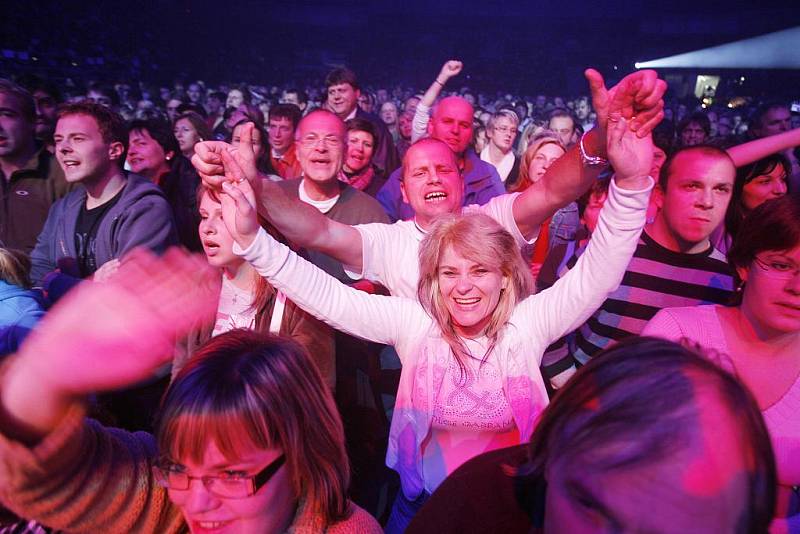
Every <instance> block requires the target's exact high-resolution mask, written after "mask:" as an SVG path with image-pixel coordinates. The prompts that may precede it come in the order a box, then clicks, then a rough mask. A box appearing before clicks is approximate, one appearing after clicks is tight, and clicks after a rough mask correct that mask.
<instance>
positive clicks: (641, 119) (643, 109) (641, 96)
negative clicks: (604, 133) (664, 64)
mask: <svg viewBox="0 0 800 534" xmlns="http://www.w3.org/2000/svg"><path fill="white" fill-rule="evenodd" d="M584 74H585V76H586V79H587V80H588V82H589V88H590V89H591V92H592V106H593V107H594V110H595V112H596V113H597V126H598V127H599V128H601V129H602V130H605V129H606V128H607V126H608V118H609V116H611V114H619V116H620V117H622V118H624V119H626V120H629V121H630V128H631V129H632V130H633V131H635V132H636V133H637V135H639V136H640V137H644V136H646V135H648V134H649V133H650V132H652V131H653V128H655V127H656V126H657V125H658V123H659V122H661V119H663V118H664V100H663V98H662V97H663V96H664V93H665V92H666V90H667V83H666V82H665V81H664V80H661V79H659V77H658V73H656V71H654V70H640V71H636V72H634V73H631V74H628V75H627V76H625V77H624V78H623V79H622V80H620V82H619V83H618V84H617V85H615V86H614V87H612V88H611V89H606V85H605V81H604V80H603V75H602V74H600V73H599V72H597V71H596V70H594V69H587V70H586V72H585V73H584Z"/></svg>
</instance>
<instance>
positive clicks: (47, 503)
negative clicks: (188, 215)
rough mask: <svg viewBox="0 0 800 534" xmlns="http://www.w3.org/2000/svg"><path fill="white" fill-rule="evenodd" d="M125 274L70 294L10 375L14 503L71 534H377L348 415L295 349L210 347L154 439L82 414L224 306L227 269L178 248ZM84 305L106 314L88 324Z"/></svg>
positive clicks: (8, 474) (6, 411) (249, 341)
mask: <svg viewBox="0 0 800 534" xmlns="http://www.w3.org/2000/svg"><path fill="white" fill-rule="evenodd" d="M119 273H120V276H119V277H117V278H115V279H112V280H111V281H109V282H107V283H106V284H102V285H100V284H88V285H86V286H81V287H80V288H78V289H76V290H74V292H72V293H70V295H69V296H67V297H66V298H65V299H67V300H68V302H67V301H66V300H65V302H64V304H63V305H62V306H61V307H60V308H58V309H55V310H54V311H53V312H52V314H51V315H50V316H48V318H47V319H48V320H47V321H46V324H44V325H43V326H42V328H41V329H40V330H38V331H37V336H36V338H35V339H34V340H33V344H32V345H30V349H29V350H30V352H27V351H23V353H21V354H19V355H18V356H17V357H16V358H15V359H14V360H13V361H12V362H11V363H10V364H9V365H7V366H4V367H3V368H2V369H0V371H2V372H0V379H2V383H3V388H2V390H0V458H2V460H1V461H0V478H2V480H3V481H4V483H3V485H2V487H1V488H0V502H2V503H3V505H4V506H7V507H8V508H10V509H12V510H14V511H15V512H16V513H19V514H23V515H24V516H26V517H29V518H34V519H36V520H38V521H41V522H42V523H43V524H47V525H49V526H51V527H53V528H58V529H64V530H67V531H70V532H100V531H106V532H128V531H133V532H174V533H184V532H187V531H190V532H193V533H195V534H209V533H214V534H265V533H266V534H279V533H283V532H287V531H288V532H314V533H316V532H328V533H331V534H334V533H342V534H349V533H351V532H364V533H368V534H373V533H378V532H380V528H379V526H378V524H377V522H376V521H375V520H374V519H372V518H371V517H370V516H369V515H368V514H367V513H366V512H364V511H363V510H361V509H359V508H357V507H356V506H354V505H352V504H351V503H350V502H349V501H348V500H347V495H346V491H347V485H348V482H349V476H350V473H349V467H348V463H347V456H346V453H345V448H344V435H343V430H342V423H341V420H340V418H339V415H338V413H337V411H336V407H335V404H334V401H333V397H332V395H331V393H330V391H329V389H328V388H327V387H325V385H324V384H323V382H322V378H321V376H320V374H319V372H318V371H317V369H316V366H315V365H314V364H313V363H312V362H311V360H310V357H309V355H308V353H307V352H306V351H305V350H304V349H303V348H301V347H300V345H298V344H297V343H295V342H293V341H290V340H285V339H279V338H276V337H272V336H265V335H261V334H257V333H254V332H249V331H246V330H234V331H232V332H229V333H226V334H223V335H220V336H218V337H215V338H214V339H212V340H211V341H210V342H209V343H208V344H207V345H205V346H204V347H203V348H202V349H201V350H200V351H199V352H198V353H197V354H196V355H195V357H194V358H193V359H192V360H191V361H190V362H189V364H188V365H187V366H186V367H185V368H184V369H183V370H182V371H181V372H180V373H179V374H178V376H177V377H176V379H175V380H174V382H173V383H172V384H171V385H170V387H169V389H168V390H167V392H166V394H165V396H164V399H163V401H162V405H161V410H160V413H159V414H158V416H157V424H156V428H157V431H156V436H155V439H154V437H153V436H151V435H149V434H146V433H143V432H138V433H135V434H132V433H127V432H124V431H122V430H119V429H108V428H105V427H103V426H102V425H100V424H99V423H97V422H96V421H93V420H90V419H85V418H84V417H83V412H84V409H83V406H82V404H83V402H82V401H83V399H84V398H85V397H86V396H87V395H88V394H90V393H92V392H95V391H102V390H104V389H109V388H113V387H122V386H124V385H128V384H132V383H135V382H137V381H140V380H141V378H142V376H146V375H147V374H148V373H151V372H153V370H154V369H155V368H157V367H159V366H160V365H162V364H163V363H164V359H165V356H164V355H165V354H166V355H169V354H170V353H171V350H170V349H171V345H172V343H173V339H174V336H175V335H181V334H183V333H185V332H186V330H187V329H188V327H189V326H190V325H191V324H193V323H194V322H195V321H198V320H201V319H203V318H204V317H207V316H208V315H210V314H209V312H211V311H212V310H213V304H214V293H215V284H213V283H212V282H213V280H214V279H215V274H214V273H213V272H212V270H211V269H209V268H208V267H207V266H204V265H203V263H202V262H201V261H199V260H197V259H195V258H191V257H189V256H187V255H184V254H183V253H181V252H178V251H175V250H173V251H170V252H168V253H167V254H166V255H165V259H163V260H161V259H156V258H154V257H152V256H147V255H142V254H139V255H138V256H136V257H135V258H132V259H131V260H129V261H128V262H126V263H124V264H123V265H122V266H121V267H120V271H119ZM143 288H147V289H148V290H145V291H143ZM85 309H93V310H96V311H97V312H98V313H99V314H100V315H99V317H98V318H97V319H96V320H95V321H93V322H92V324H91V326H86V323H85V322H83V321H82V320H81V319H80V318H79V316H80V310H85ZM81 325H83V326H84V327H83V328H81ZM66 332H72V333H73V334H74V333H75V332H80V334H81V335H79V336H74V338H73V339H75V341H74V342H72V343H64V342H63V339H64V334H65V333H66ZM58 339H61V340H62V342H57V341H56V340H58ZM109 354H114V356H115V357H114V358H108V357H107V356H108V355H109ZM167 357H169V356H167ZM98 361H106V362H107V363H108V365H97V362H98ZM73 365H76V366H77V369H74V370H70V367H71V366H73ZM34 376H35V377H37V378H36V379H32V377H34ZM31 395H33V396H35V397H36V399H37V400H36V401H34V402H31V400H30V399H31V398H32V397H31ZM309 429H313V432H309ZM12 481H13V482H12Z"/></svg>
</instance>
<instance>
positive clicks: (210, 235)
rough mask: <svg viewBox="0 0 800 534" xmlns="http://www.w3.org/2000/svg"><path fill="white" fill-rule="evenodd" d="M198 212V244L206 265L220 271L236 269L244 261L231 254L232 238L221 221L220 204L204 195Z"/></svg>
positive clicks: (206, 194)
mask: <svg viewBox="0 0 800 534" xmlns="http://www.w3.org/2000/svg"><path fill="white" fill-rule="evenodd" d="M199 211H200V226H199V227H198V230H199V232H200V242H201V243H202V244H203V252H205V253H206V258H207V259H208V263H209V264H210V265H212V266H214V267H217V268H220V269H224V268H231V269H235V268H238V267H239V266H240V265H241V264H242V263H244V260H243V259H242V258H240V257H239V256H237V255H235V254H234V253H233V236H231V234H230V232H228V228H227V227H226V226H225V222H224V221H223V219H222V204H220V203H219V202H216V201H215V200H214V199H213V198H211V197H210V196H209V194H208V193H205V194H204V195H203V198H201V199H200V206H199Z"/></svg>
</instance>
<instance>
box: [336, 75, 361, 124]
mask: <svg viewBox="0 0 800 534" xmlns="http://www.w3.org/2000/svg"><path fill="white" fill-rule="evenodd" d="M359 96H361V91H359V90H358V89H355V88H354V87H353V86H352V85H350V84H349V83H340V84H337V85H331V86H330V87H328V106H329V107H330V109H331V111H333V112H334V113H336V115H338V116H339V118H341V119H345V118H347V116H348V115H349V114H350V113H352V112H353V110H354V109H356V105H357V104H358V97H359Z"/></svg>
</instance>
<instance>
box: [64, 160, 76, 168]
mask: <svg viewBox="0 0 800 534" xmlns="http://www.w3.org/2000/svg"><path fill="white" fill-rule="evenodd" d="M61 162H62V163H63V164H64V167H69V168H72V167H77V166H78V165H80V164H81V163H80V162H79V161H75V160H74V159H65V160H61Z"/></svg>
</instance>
